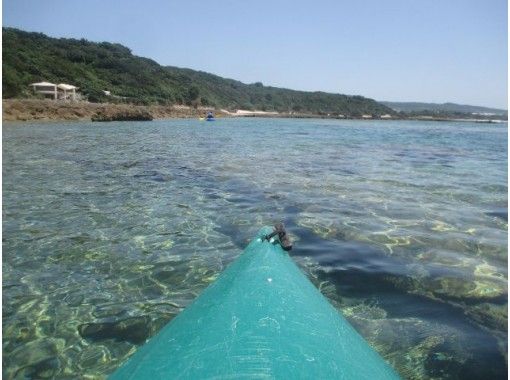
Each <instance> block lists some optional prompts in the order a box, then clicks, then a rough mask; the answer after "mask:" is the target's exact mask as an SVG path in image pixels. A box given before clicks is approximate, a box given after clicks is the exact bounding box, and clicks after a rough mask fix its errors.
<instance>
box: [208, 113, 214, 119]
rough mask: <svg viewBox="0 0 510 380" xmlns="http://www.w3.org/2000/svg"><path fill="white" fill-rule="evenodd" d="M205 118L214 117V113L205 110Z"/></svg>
mask: <svg viewBox="0 0 510 380" xmlns="http://www.w3.org/2000/svg"><path fill="white" fill-rule="evenodd" d="M207 118H208V119H214V114H213V113H212V112H211V111H209V112H207Z"/></svg>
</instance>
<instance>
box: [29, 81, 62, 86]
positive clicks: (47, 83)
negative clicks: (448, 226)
mask: <svg viewBox="0 0 510 380" xmlns="http://www.w3.org/2000/svg"><path fill="white" fill-rule="evenodd" d="M30 86H56V84H55V83H50V82H38V83H30Z"/></svg>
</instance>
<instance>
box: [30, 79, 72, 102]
mask: <svg viewBox="0 0 510 380" xmlns="http://www.w3.org/2000/svg"><path fill="white" fill-rule="evenodd" d="M30 87H32V89H33V90H34V92H35V93H36V94H42V95H44V97H45V98H50V99H55V100H57V99H62V100H67V99H71V100H76V90H77V89H78V87H76V86H73V85H71V84H66V83H59V84H55V83H50V82H38V83H32V84H30Z"/></svg>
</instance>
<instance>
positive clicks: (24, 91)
mask: <svg viewBox="0 0 510 380" xmlns="http://www.w3.org/2000/svg"><path fill="white" fill-rule="evenodd" d="M2 35H3V63H2V70H3V79H2V82H3V97H4V98H24V97H33V96H34V95H33V94H31V90H30V88H29V86H28V85H29V84H30V83H33V82H39V81H43V80H44V81H49V82H53V83H70V84H73V85H76V86H78V87H80V91H81V93H82V94H83V95H85V96H86V97H87V98H88V100H89V101H92V102H106V101H108V102H129V103H136V104H187V105H191V106H199V105H203V106H209V107H215V108H226V109H230V110H235V109H247V110H263V111H278V112H295V113H301V114H307V113H310V114H317V115H327V114H330V115H331V116H335V115H338V114H342V115H345V116H346V117H360V116H361V115H362V114H371V115H374V116H379V115H382V114H395V112H394V111H392V110H391V109H390V108H388V107H386V106H384V105H382V104H380V103H378V102H376V101H375V100H372V99H367V98H364V97H362V96H347V95H340V94H330V93H325V92H304V91H294V90H288V89H283V88H276V87H269V86H264V85H263V84H262V83H260V82H257V83H253V84H245V83H242V82H239V81H236V80H232V79H225V78H221V77H219V76H217V75H213V74H209V73H205V72H201V71H195V70H190V69H182V68H177V67H171V66H166V67H165V66H161V65H159V64H158V63H156V62H154V61H153V60H150V59H148V58H142V57H137V56H134V55H133V54H131V51H130V50H129V49H128V48H127V47H125V46H122V45H119V44H114V43H108V42H101V43H95V42H89V41H87V40H84V39H81V40H76V39H64V38H59V39H57V38H50V37H48V36H46V35H44V34H41V33H29V32H24V31H21V30H17V29H13V28H2ZM104 90H107V91H110V92H111V94H112V96H105V95H104V93H103V91H104Z"/></svg>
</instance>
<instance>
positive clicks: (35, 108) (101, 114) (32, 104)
mask: <svg viewBox="0 0 510 380" xmlns="http://www.w3.org/2000/svg"><path fill="white" fill-rule="evenodd" d="M209 110H211V109H208V108H204V107H198V108H194V107H188V106H183V105H166V106H163V105H150V106H139V105H133V104H114V103H90V102H85V101H77V102H61V101H54V100H39V99H3V100H2V120H3V121H66V120H70V121H71V120H74V121H114V120H115V121H118V120H120V121H125V120H153V119H172V118H179V119H182V118H200V117H204V116H205V115H206V114H207V111H209ZM214 114H215V116H216V117H272V118H274V117H276V118H299V119H307V118H314V119H315V118H322V119H344V120H346V119H351V118H346V117H344V116H341V117H340V116H335V115H329V114H327V115H315V114H306V113H295V112H292V113H282V112H264V111H246V110H237V111H235V112H234V111H232V112H230V111H228V110H224V109H222V110H214ZM383 119H385V120H416V121H470V122H478V123H496V122H505V121H506V120H504V121H503V120H491V119H472V118H471V119H458V118H457V119H454V118H445V117H431V116H413V117H401V116H400V115H398V116H392V117H391V118H378V117H373V118H372V117H371V116H370V117H368V118H365V117H361V118H356V120H367V121H371V120H372V121H373V120H383Z"/></svg>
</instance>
